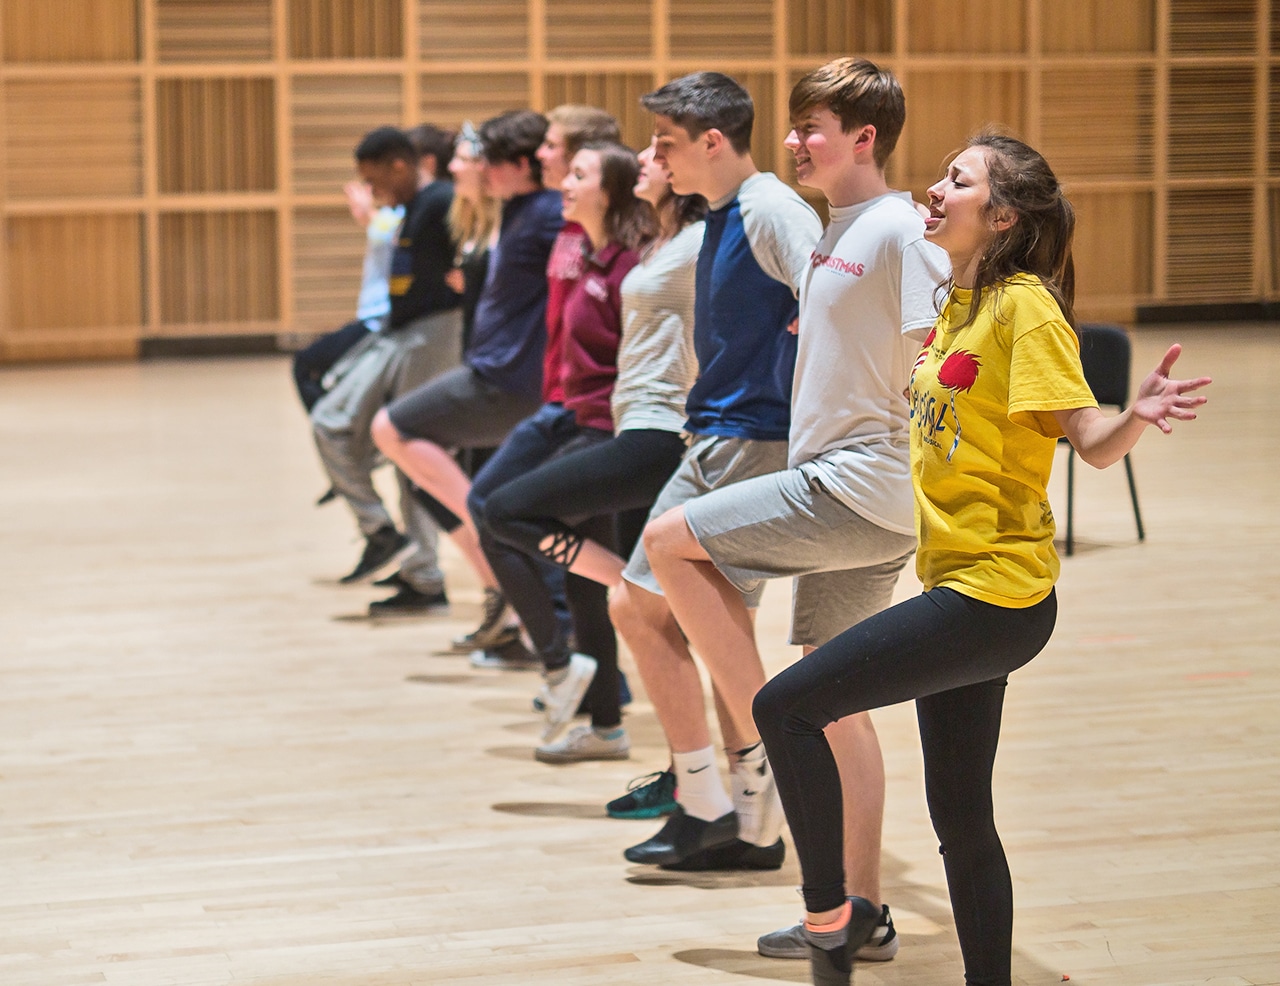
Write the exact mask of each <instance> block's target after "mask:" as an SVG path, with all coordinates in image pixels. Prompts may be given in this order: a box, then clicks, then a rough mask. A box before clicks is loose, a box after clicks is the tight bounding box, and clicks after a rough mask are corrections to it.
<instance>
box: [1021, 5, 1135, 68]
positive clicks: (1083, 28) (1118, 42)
mask: <svg viewBox="0 0 1280 986" xmlns="http://www.w3.org/2000/svg"><path fill="white" fill-rule="evenodd" d="M1155 43H1156V4H1155V0H1126V2H1124V3H1116V2H1115V0H1073V2H1072V3H1061V2H1056V3H1055V2H1053V0H1046V2H1044V3H1042V4H1041V5H1040V47H1041V50H1042V51H1043V52H1045V53H1046V54H1074V55H1096V54H1107V55H1115V54H1139V53H1148V52H1154V51H1155Z"/></svg>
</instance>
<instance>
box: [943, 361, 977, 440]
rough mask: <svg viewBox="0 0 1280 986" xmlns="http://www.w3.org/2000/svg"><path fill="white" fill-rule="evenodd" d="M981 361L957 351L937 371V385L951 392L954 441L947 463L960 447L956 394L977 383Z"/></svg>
mask: <svg viewBox="0 0 1280 986" xmlns="http://www.w3.org/2000/svg"><path fill="white" fill-rule="evenodd" d="M980 366H982V362H981V360H979V359H978V357H976V356H974V355H973V353H971V352H969V351H968V350H967V349H957V350H956V351H955V352H954V353H952V354H951V355H950V356H948V357H947V358H946V360H945V361H944V362H943V364H942V366H941V367H940V368H939V370H938V383H940V384H941V385H942V386H944V387H946V388H947V389H948V390H949V391H951V417H952V419H953V420H954V421H955V423H956V437H955V441H953V442H952V443H951V451H950V452H948V453H947V461H948V462H950V461H951V457H952V456H953V455H955V454H956V449H958V448H959V447H960V416H959V415H958V414H956V394H958V393H961V392H964V391H968V390H970V389H972V387H973V385H974V384H975V383H977V382H978V368H979V367H980Z"/></svg>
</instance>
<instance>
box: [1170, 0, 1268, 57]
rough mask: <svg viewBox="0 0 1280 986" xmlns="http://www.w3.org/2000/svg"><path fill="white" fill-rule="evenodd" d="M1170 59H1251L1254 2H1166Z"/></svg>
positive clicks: (1239, 0)
mask: <svg viewBox="0 0 1280 986" xmlns="http://www.w3.org/2000/svg"><path fill="white" fill-rule="evenodd" d="M1168 2H1169V53H1170V54H1172V55H1251V54H1253V50H1254V39H1255V37H1256V31H1257V26H1258V0H1168Z"/></svg>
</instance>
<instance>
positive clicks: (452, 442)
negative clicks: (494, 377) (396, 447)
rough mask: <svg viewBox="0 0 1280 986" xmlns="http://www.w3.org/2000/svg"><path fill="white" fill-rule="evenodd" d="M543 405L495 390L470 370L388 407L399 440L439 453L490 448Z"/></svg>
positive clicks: (431, 383)
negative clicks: (434, 447)
mask: <svg viewBox="0 0 1280 986" xmlns="http://www.w3.org/2000/svg"><path fill="white" fill-rule="evenodd" d="M541 406H542V403H541V401H539V400H537V399H535V398H530V397H523V396H521V395H519V394H513V393H510V392H509V391H506V390H503V389H502V388H501V387H495V386H494V385H493V384H491V383H489V381H487V380H486V379H485V378H484V377H482V376H480V374H478V373H477V372H476V371H475V370H473V369H471V367H469V366H466V365H463V366H459V367H455V368H454V369H452V370H449V371H447V372H445V373H442V374H440V375H439V376H438V377H435V378H434V379H432V380H430V381H428V382H427V383H425V384H423V385H422V386H421V387H419V388H417V389H416V390H411V391H409V393H407V394H405V395H404V396H403V397H400V398H397V399H396V400H394V401H392V402H391V403H390V404H389V405H387V414H388V415H389V416H390V418H391V423H392V424H394V425H395V426H396V431H398V432H400V434H401V436H402V437H404V438H422V439H425V440H426V441H429V442H434V443H435V444H436V445H439V446H441V447H442V448H494V447H496V446H498V445H501V444H502V440H503V439H504V438H506V437H507V433H508V432H510V431H511V429H512V428H514V427H515V426H516V425H518V424H519V423H520V422H521V421H523V420H524V419H525V418H527V417H528V416H529V415H531V414H533V412H534V411H536V410H538V408H540V407H541Z"/></svg>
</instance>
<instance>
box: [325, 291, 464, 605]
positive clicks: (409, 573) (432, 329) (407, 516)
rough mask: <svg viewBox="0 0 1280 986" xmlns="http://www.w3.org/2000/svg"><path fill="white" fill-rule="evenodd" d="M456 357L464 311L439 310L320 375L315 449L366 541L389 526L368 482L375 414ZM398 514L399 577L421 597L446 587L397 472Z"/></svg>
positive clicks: (431, 531)
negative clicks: (404, 553) (403, 551)
mask: <svg viewBox="0 0 1280 986" xmlns="http://www.w3.org/2000/svg"><path fill="white" fill-rule="evenodd" d="M461 359H462V313H461V312H460V311H458V310H456V309H455V310H453V311H447V312H437V313H436V314H434V315H428V316H426V317H425V318H421V319H418V320H417V321H414V322H410V323H409V324H408V325H406V326H404V327H402V328H399V329H396V330H394V331H392V332H386V331H383V332H378V333H371V334H370V335H369V336H368V338H366V339H362V340H361V341H360V342H359V343H357V344H356V345H355V346H353V347H352V348H351V350H350V351H348V352H347V353H346V354H345V355H344V356H343V357H342V359H340V360H339V361H338V362H337V363H335V364H334V366H333V369H332V370H330V371H329V373H328V374H327V375H326V380H329V379H331V380H332V381H333V383H332V386H331V387H330V389H329V391H328V393H326V394H325V395H324V396H323V397H322V398H320V400H319V401H318V402H316V405H315V407H314V408H312V411H311V427H312V431H313V433H314V434H315V441H316V449H317V450H318V451H319V453H320V461H321V462H323V463H324V467H325V470H326V471H327V472H328V474H329V481H330V483H332V484H333V488H334V489H335V490H336V491H337V492H338V493H339V494H340V495H341V496H342V497H343V498H344V499H345V500H346V501H347V504H348V505H349V506H350V507H351V510H352V513H354V514H355V517H356V523H357V524H358V525H359V527H360V533H361V534H363V535H365V536H366V537H368V536H369V535H370V534H372V533H373V532H374V531H376V530H378V528H380V527H385V526H387V525H389V524H391V523H392V520H391V515H390V514H389V513H388V512H387V508H386V506H385V505H384V504H383V502H382V498H381V497H380V496H379V495H378V491H377V490H376V489H375V488H374V485H373V469H374V466H375V465H376V464H377V461H378V450H377V447H376V446H375V445H374V444H373V439H372V438H371V437H370V436H369V426H370V425H371V424H372V423H373V417H374V415H375V414H377V413H378V411H379V410H380V409H381V408H382V407H384V406H385V405H386V404H387V403H388V402H389V401H391V400H394V399H395V398H396V397H399V396H400V395H401V394H404V393H407V392H408V391H410V390H413V389H414V388H415V387H417V386H418V385H419V384H422V383H425V382H426V381H427V380H430V379H431V378H432V377H434V376H436V375H438V374H440V373H443V372H444V371H446V370H450V369H453V368H454V367H455V366H457V365H458V364H459V363H460V362H461ZM396 479H397V480H398V481H399V484H400V512H401V515H402V516H403V517H404V525H405V533H406V534H407V535H408V536H409V537H410V538H411V539H412V540H413V543H414V552H413V554H412V555H411V556H410V557H409V558H407V559H406V560H405V561H404V562H403V563H402V564H401V566H400V574H401V575H402V576H403V577H404V578H405V580H406V581H407V582H409V584H410V585H412V586H413V587H414V588H415V589H417V590H418V591H419V592H438V591H439V590H440V589H442V588H443V587H444V574H443V573H442V572H441V571H440V566H439V563H438V558H437V554H436V539H437V538H438V536H439V529H438V528H437V527H436V524H435V522H434V521H433V520H432V519H431V517H430V515H429V514H428V513H427V512H426V510H424V509H423V507H422V506H421V504H419V503H418V501H417V500H416V499H414V497H413V495H412V494H411V493H410V486H409V481H408V479H407V478H406V477H405V476H404V475H403V474H401V473H400V472H399V471H398V470H397V472H396Z"/></svg>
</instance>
